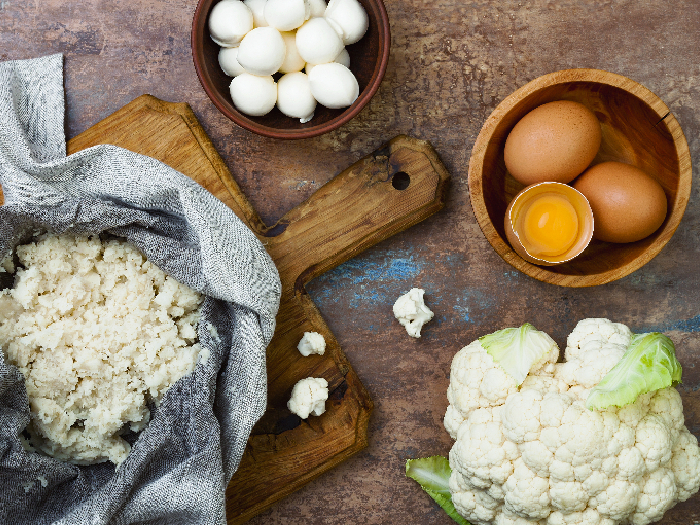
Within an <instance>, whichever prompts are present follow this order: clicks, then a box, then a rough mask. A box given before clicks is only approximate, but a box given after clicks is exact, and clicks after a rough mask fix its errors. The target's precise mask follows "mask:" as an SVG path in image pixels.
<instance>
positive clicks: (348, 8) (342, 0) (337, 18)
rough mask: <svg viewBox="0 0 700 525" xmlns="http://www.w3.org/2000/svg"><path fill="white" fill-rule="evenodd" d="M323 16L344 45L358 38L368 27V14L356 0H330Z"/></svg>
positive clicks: (352, 42)
mask: <svg viewBox="0 0 700 525" xmlns="http://www.w3.org/2000/svg"><path fill="white" fill-rule="evenodd" d="M323 16H324V17H325V18H326V20H328V23H329V24H330V25H331V26H333V29H335V30H336V31H337V32H338V34H339V35H340V37H341V38H342V39H343V44H345V45H346V46H347V45H350V44H354V43H355V42H357V41H358V40H360V39H361V38H362V37H363V36H364V35H365V33H366V32H367V29H368V28H369V16H367V12H366V11H365V8H364V7H362V4H360V2H358V0H330V2H328V7H327V8H326V12H325V13H324V15H323Z"/></svg>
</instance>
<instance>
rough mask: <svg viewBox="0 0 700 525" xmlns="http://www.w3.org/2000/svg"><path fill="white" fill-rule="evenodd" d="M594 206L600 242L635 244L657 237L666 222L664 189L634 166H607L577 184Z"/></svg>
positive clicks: (600, 166) (597, 167) (590, 171)
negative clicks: (655, 233)
mask: <svg viewBox="0 0 700 525" xmlns="http://www.w3.org/2000/svg"><path fill="white" fill-rule="evenodd" d="M573 186H574V188H576V189H577V190H578V191H580V192H581V193H583V194H584V195H585V196H586V198H587V199H588V201H589V202H590V203H591V208H592V209H593V215H594V216H595V233H594V234H593V236H594V237H595V238H596V239H599V240H601V241H607V242H634V241H638V240H640V239H643V238H644V237H647V236H649V235H651V234H652V233H654V232H655V231H656V230H658V229H659V227H660V226H661V225H662V224H663V222H664V219H665V218H666V212H667V208H668V204H667V201H666V194H665V192H664V190H663V188H662V187H661V185H660V184H659V183H658V182H656V181H655V180H654V179H653V178H651V177H650V176H649V175H647V174H646V173H644V172H643V171H642V170H640V169H639V168H637V167H636V166H632V165H631V164H624V163H622V162H603V163H602V164H597V165H595V166H593V167H592V168H589V169H588V170H587V171H586V172H585V173H584V174H583V175H581V176H580V177H579V178H578V179H576V181H575V182H574V184H573Z"/></svg>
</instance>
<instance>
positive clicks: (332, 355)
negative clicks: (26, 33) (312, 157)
mask: <svg viewBox="0 0 700 525" xmlns="http://www.w3.org/2000/svg"><path fill="white" fill-rule="evenodd" d="M98 144H112V145H115V146H119V147H122V148H125V149H128V150H130V151H133V152H135V153H141V154H144V155H149V156H151V157H154V158H156V159H158V160H160V161H161V162H164V163H165V164H168V165H169V166H171V167H173V168H175V169H177V170H179V171H181V172H182V173H184V174H186V175H188V176H189V177H191V178H192V179H194V180H195V181H197V182H199V183H200V184H201V185H202V186H204V187H205V188H207V189H208V190H209V191H210V192H211V193H212V194H213V195H215V196H216V197H218V198H219V199H220V200H221V201H223V202H224V203H226V204H227V205H228V206H230V207H231V209H232V210H233V211H234V212H235V213H236V215H238V217H239V218H241V219H242V220H243V221H244V222H245V223H246V224H247V225H248V226H249V227H250V228H251V229H252V230H253V231H254V232H255V233H256V234H257V235H258V237H259V238H260V239H261V240H262V241H263V242H264V244H265V246H266V248H267V250H268V253H269V254H270V256H271V257H272V259H273V260H274V261H275V265H276V266H277V269H278V271H279V274H280V279H281V282H282V298H281V301H280V308H279V312H278V314H277V326H276V329H275V334H274V337H273V339H272V341H271V342H270V345H269V346H268V348H267V376H268V407H267V411H266V413H265V415H264V416H263V418H262V419H261V421H260V422H258V424H257V425H256V426H255V427H254V428H253V431H252V434H251V437H250V439H249V442H248V445H247V447H246V451H245V454H244V456H243V458H242V460H241V464H240V466H239V468H238V471H237V472H236V474H235V475H234V477H233V479H232V480H231V483H230V484H229V487H228V490H227V494H226V509H227V516H228V522H229V523H230V524H239V523H243V522H245V521H247V520H248V519H250V518H251V517H253V516H255V515H256V514H259V513H260V512H261V511H263V510H265V509H266V508H268V507H269V506H270V505H272V504H273V503H274V502H275V501H277V500H279V499H281V498H283V497H284V496H286V495H288V494H291V493H292V492H294V491H295V490H298V489H299V488H300V487H302V486H303V485H304V484H306V483H307V482H308V481H310V480H312V479H314V478H315V477H317V476H319V475H320V474H322V473H324V472H326V471H328V470H330V469H331V468H333V467H335V466H336V465H338V464H339V463H341V462H342V461H343V460H345V459H347V458H348V457H350V456H351V455H352V454H354V453H356V452H358V451H359V450H361V449H363V448H365V447H366V446H367V444H368V441H367V427H368V424H369V416H370V412H371V411H372V406H373V405H372V400H371V398H370V395H369V392H367V390H366V389H365V387H364V386H363V385H362V383H361V382H360V380H359V379H358V377H357V375H356V374H355V372H354V370H353V369H352V366H351V365H350V363H349V362H348V360H347V358H346V357H345V354H344V353H343V350H342V349H341V347H340V344H339V343H338V341H337V339H336V338H335V337H334V335H333V333H332V332H331V331H330V329H329V328H328V326H327V325H326V323H325V322H324V321H323V318H322V316H321V314H320V312H319V311H318V309H317V308H316V307H315V306H314V304H313V302H312V301H311V299H310V298H309V296H308V294H307V293H306V289H305V286H306V284H307V283H308V282H309V280H311V279H312V278H314V277H318V276H320V275H322V274H323V273H325V272H326V271H328V270H330V269H331V268H333V267H335V266H337V265H339V264H341V263H343V262H345V261H347V260H348V259H350V258H351V257H353V256H355V255H358V254H359V253H361V252H362V251H363V250H365V249H367V248H368V247H370V246H372V245H374V244H376V243H377V242H379V241H381V240H384V239H386V238H388V237H390V236H391V235H394V234H396V233H398V232H400V231H403V230H405V229H406V228H408V227H410V226H413V225H414V224H416V223H418V222H420V221H422V220H424V219H426V218H427V217H429V216H430V215H432V214H433V213H435V212H436V211H438V210H440V209H441V208H442V207H443V206H444V202H445V196H446V191H447V184H448V182H449V174H448V173H447V170H446V169H445V168H444V166H443V165H442V163H441V162H440V160H439V159H438V157H437V155H436V154H435V152H434V151H433V149H432V148H431V147H430V145H429V144H428V143H427V142H425V141H419V140H415V139H411V138H409V137H406V136H399V137H396V138H395V139H393V140H391V141H390V142H389V143H388V144H386V145H385V146H384V147H382V148H380V149H379V150H377V151H375V152H374V153H372V154H370V155H368V156H367V157H365V158H364V159H362V160H360V161H358V162H356V163H355V164H353V165H352V166H351V167H349V168H347V169H346V170H344V171H343V172H341V173H340V174H339V175H338V176H336V177H335V178H334V179H333V180H331V181H330V182H329V183H328V184H326V185H325V186H323V187H321V188H320V189H319V190H318V191H317V192H316V193H315V194H314V195H313V196H312V197H311V198H310V199H309V200H307V201H306V202H304V203H302V204H301V205H299V206H297V207H296V208H294V209H293V210H292V211H290V212H289V213H288V214H286V215H285V216H284V217H283V218H282V219H281V220H280V221H279V222H278V223H277V224H276V225H275V226H273V227H271V228H268V227H267V226H265V225H264V223H263V222H262V221H261V220H260V218H259V217H258V215H257V214H256V213H255V211H254V210H253V209H252V207H251V206H250V205H249V203H248V201H247V200H246V198H245V196H244V195H243V194H242V193H241V191H240V189H239V188H238V186H237V185H236V183H235V182H234V180H233V178H232V177H231V175H230V173H229V172H228V170H227V169H226V167H225V166H224V165H223V163H222V162H221V159H220V158H219V156H218V155H217V153H216V151H215V150H214V148H213V147H212V145H211V141H210V140H209V139H208V138H207V136H206V134H205V133H204V131H203V130H202V128H201V126H200V125H199V123H198V122H197V119H196V117H195V116H194V114H193V113H192V110H191V109H190V108H189V106H187V104H174V103H167V102H163V101H161V100H159V99H157V98H155V97H152V96H150V95H143V96H141V97H139V98H137V99H135V100H133V101H132V102H131V103H129V104H127V105H126V106H125V107H124V108H122V109H120V110H118V111H117V112H115V113H114V114H112V115H110V116H109V117H107V118H106V119H104V120H102V121H100V122H98V123H97V124H95V125H94V126H92V127H91V128H89V129H88V130H86V131H84V132H83V133H81V134H80V135H78V136H77V137H75V138H73V139H72V140H70V141H69V142H68V145H67V151H68V153H69V154H70V153H74V152H76V151H80V150H82V149H85V148H87V147H90V146H95V145H98ZM397 173H399V174H401V175H400V176H403V177H408V187H406V188H403V189H401V190H399V189H397V188H395V187H394V186H396V184H394V181H393V177H394V176H395V175H396V174H397ZM304 332H317V333H320V334H322V335H323V336H324V338H325V340H326V352H325V353H324V355H322V356H321V355H312V356H308V357H303V356H302V355H301V354H300V353H299V351H298V350H297V348H296V347H297V344H298V343H299V341H300V340H301V338H302V336H303V335H304ZM305 377H323V378H324V379H326V380H327V381H328V390H329V399H328V401H327V403H326V412H325V413H324V414H323V415H322V416H319V417H311V418H309V419H308V420H302V419H300V418H299V417H298V416H296V415H294V414H292V413H291V412H290V411H289V410H288V409H287V405H286V403H287V400H288V399H289V397H290V394H291V390H292V387H293V386H294V384H295V383H296V382H297V381H299V380H301V379H303V378H305Z"/></svg>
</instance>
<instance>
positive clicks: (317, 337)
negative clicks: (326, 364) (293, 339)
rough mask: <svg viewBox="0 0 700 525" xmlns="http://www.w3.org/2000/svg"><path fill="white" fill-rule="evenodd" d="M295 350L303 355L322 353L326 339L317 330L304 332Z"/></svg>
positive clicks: (324, 350) (324, 349)
mask: <svg viewBox="0 0 700 525" xmlns="http://www.w3.org/2000/svg"><path fill="white" fill-rule="evenodd" d="M297 350H299V353H300V354H301V355H303V356H304V357H306V356H309V355H311V354H318V355H323V354H324V353H325V352H326V340H325V339H324V338H323V336H322V335H321V334H319V333H317V332H304V336H303V337H302V338H301V341H299V344H298V345H297Z"/></svg>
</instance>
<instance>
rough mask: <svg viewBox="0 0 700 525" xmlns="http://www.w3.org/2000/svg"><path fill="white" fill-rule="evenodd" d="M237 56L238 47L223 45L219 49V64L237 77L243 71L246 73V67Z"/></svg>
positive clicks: (227, 72)
mask: <svg viewBox="0 0 700 525" xmlns="http://www.w3.org/2000/svg"><path fill="white" fill-rule="evenodd" d="M237 56H238V48H237V47H222V48H221V49H219V66H220V67H221V70H222V71H223V72H224V73H226V74H227V75H228V76H230V77H237V76H238V75H240V74H241V73H245V69H243V66H241V65H240V64H239V63H238V60H237V59H236V57H237Z"/></svg>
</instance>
